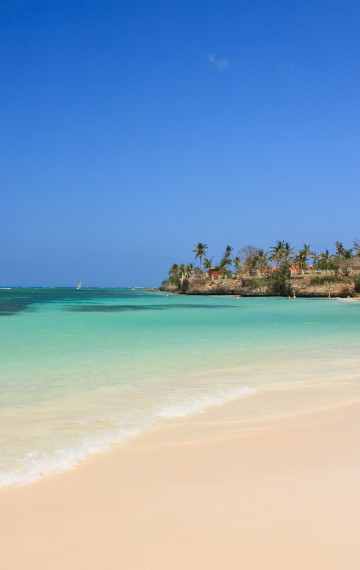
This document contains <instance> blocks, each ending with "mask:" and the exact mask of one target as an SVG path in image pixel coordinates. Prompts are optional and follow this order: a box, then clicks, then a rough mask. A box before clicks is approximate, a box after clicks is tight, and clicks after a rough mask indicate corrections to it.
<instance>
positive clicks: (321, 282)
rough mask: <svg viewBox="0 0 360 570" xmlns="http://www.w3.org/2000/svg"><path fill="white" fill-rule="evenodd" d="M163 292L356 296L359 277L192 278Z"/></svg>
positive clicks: (251, 295) (164, 289)
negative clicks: (281, 279) (278, 279)
mask: <svg viewBox="0 0 360 570" xmlns="http://www.w3.org/2000/svg"><path fill="white" fill-rule="evenodd" d="M160 290H162V291H171V292H173V293H180V294H185V295H240V296H242V297H265V296H275V295H283V296H291V297H292V296H294V295H296V296H297V297H328V296H329V295H330V296H331V297H354V296H356V295H357V294H358V293H357V291H356V283H355V280H354V279H353V278H351V277H344V276H338V277H336V278H335V277H334V276H331V277H329V278H327V277H326V276H321V277H320V276H318V277H312V276H302V277H298V278H292V279H288V280H286V281H285V283H283V284H281V285H280V284H278V283H271V282H269V281H268V280H267V279H251V278H245V279H215V280H211V279H209V278H207V277H191V278H189V279H183V280H182V283H181V285H180V287H175V286H173V285H169V286H166V285H163V286H162V287H160Z"/></svg>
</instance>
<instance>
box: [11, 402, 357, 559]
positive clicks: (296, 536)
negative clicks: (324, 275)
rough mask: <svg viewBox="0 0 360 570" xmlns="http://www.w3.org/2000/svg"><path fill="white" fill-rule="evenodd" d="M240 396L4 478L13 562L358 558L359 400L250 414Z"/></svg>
mask: <svg viewBox="0 0 360 570" xmlns="http://www.w3.org/2000/svg"><path fill="white" fill-rule="evenodd" d="M290 396H291V394H286V393H284V394H283V397H284V398H285V400H286V397H290ZM285 403H286V402H285ZM242 404H243V400H240V401H232V402H229V403H226V404H222V405H221V406H215V407H212V408H209V409H207V410H206V411H205V412H203V413H201V414H197V415H192V416H187V417H185V418H178V419H176V420H171V421H164V422H163V425H162V427H161V428H154V429H153V428H151V429H149V430H148V431H147V432H144V433H142V434H141V435H139V436H137V437H136V438H134V439H132V440H129V441H128V442H127V443H126V444H123V445H122V446H118V447H115V448H113V449H112V450H110V451H109V452H107V453H106V454H104V455H97V456H93V457H91V458H89V459H88V460H87V461H86V462H84V463H81V464H79V465H78V466H77V467H76V468H75V469H74V470H71V471H67V472H64V473H62V474H59V475H53V476H51V477H49V478H47V479H43V480H40V481H38V482H35V483H32V484H31V485H28V486H25V487H16V488H6V489H3V490H2V491H1V492H0V508H1V513H2V516H1V517H0V531H1V534H2V538H3V543H4V547H3V548H2V554H1V557H2V559H3V560H4V563H3V566H4V567H6V568H7V570H15V569H16V570H17V569H18V568H29V569H32V568H34V570H35V568H36V570H45V569H46V570H47V569H48V568H51V569H52V570H60V568H61V569H63V568H76V570H82V569H84V570H85V568H86V569H95V568H96V569H98V568H104V569H106V570H108V569H109V570H110V569H111V570H112V569H115V568H119V567H124V568H134V569H136V570H142V569H144V570H145V569H146V570H152V569H154V570H155V568H156V569H157V570H165V569H166V570H168V568H174V569H179V570H180V568H181V569H183V568H185V567H187V568H191V569H192V568H196V569H199V570H212V569H213V570H219V569H220V568H221V569H224V570H228V569H229V570H230V569H235V568H239V567H241V566H243V567H246V568H247V569H249V570H250V569H254V570H255V569H256V570H265V569H269V570H270V569H272V568H276V569H277V570H280V569H281V570H285V568H286V569H288V568H290V567H292V568H299V569H300V568H301V569H305V568H306V570H312V569H314V570H315V569H316V570H320V569H324V570H325V569H326V570H333V569H334V570H335V569H336V570H337V569H338V570H340V569H341V570H342V569H343V568H347V570H350V569H351V570H352V569H354V570H355V568H358V566H359V564H360V548H359V547H358V544H357V529H358V527H359V524H360V514H359V513H360V508H359V507H360V492H359V490H358V479H359V476H360V459H359V458H358V455H357V449H358V446H359V443H360V422H359V419H360V402H359V401H358V400H356V401H354V402H353V403H344V404H342V405H334V406H332V407H328V408H324V409H319V410H316V411H310V412H306V413H297V414H291V413H290V414H288V415H286V416H283V417H281V418H276V417H273V418H264V419H261V418H260V419H259V420H258V421H257V422H255V423H251V421H250V423H249V424H248V425H247V424H246V423H245V424H244V423H243V422H242V421H241V416H239V409H241V405H242ZM239 406H240V408H239Z"/></svg>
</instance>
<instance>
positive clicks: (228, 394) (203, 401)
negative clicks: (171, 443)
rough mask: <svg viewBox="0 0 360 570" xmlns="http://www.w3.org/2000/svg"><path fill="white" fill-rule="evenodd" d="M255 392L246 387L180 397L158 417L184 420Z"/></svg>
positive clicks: (167, 403) (169, 404) (168, 403)
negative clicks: (183, 418) (186, 417)
mask: <svg viewBox="0 0 360 570" xmlns="http://www.w3.org/2000/svg"><path fill="white" fill-rule="evenodd" d="M255 392H256V390H255V388H250V387H249V386H244V387H242V388H230V389H229V390H217V391H216V392H212V393H211V394H210V393H209V394H201V395H200V396H194V397H191V398H186V399H185V398H181V397H179V396H178V397H176V398H174V399H173V400H172V401H168V402H166V403H165V404H163V405H162V406H161V407H160V408H158V410H157V413H156V417H158V418H182V417H185V416H190V415H192V414H198V413H201V412H203V411H204V410H205V409H206V408H209V407H210V406H219V405H221V404H225V403H226V402H230V401H231V400H236V399H238V398H243V397H245V396H249V395H250V394H254V393H255Z"/></svg>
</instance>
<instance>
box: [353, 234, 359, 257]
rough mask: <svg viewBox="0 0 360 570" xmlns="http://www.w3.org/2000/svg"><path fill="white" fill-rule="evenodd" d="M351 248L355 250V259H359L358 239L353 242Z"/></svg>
mask: <svg viewBox="0 0 360 570" xmlns="http://www.w3.org/2000/svg"><path fill="white" fill-rule="evenodd" d="M353 246H354V248H355V255H357V257H360V240H359V239H358V238H356V240H354V241H353Z"/></svg>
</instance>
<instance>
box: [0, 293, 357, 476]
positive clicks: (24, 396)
mask: <svg viewBox="0 0 360 570" xmlns="http://www.w3.org/2000/svg"><path fill="white" fill-rule="evenodd" d="M0 337H1V343H0V347H1V353H0V358H1V362H0V389H1V390H0V418H1V430H0V487H4V486H7V485H16V484H26V483H31V482H33V481H36V480H37V479H39V478H41V477H45V476H48V475H51V474H52V473H57V472H61V471H64V470H66V469H70V468H72V467H74V466H75V465H76V464H77V463H78V462H79V461H81V460H85V459H86V458H87V457H89V456H90V455H92V454H96V453H101V452H104V451H106V450H108V449H109V448H110V447H111V446H112V445H114V444H120V443H122V442H125V441H126V440H128V439H129V438H132V437H135V436H136V435H137V434H139V433H141V432H142V431H144V430H146V429H149V428H151V427H152V426H156V425H157V424H159V423H160V422H163V423H164V421H165V422H166V421H171V420H172V418H181V417H185V416H187V415H189V414H196V413H201V412H202V411H204V410H206V409H207V408H209V407H210V406H215V405H221V404H224V403H225V402H228V401H230V400H233V399H239V400H240V399H241V402H242V403H243V410H244V411H243V413H244V417H245V416H246V415H247V417H248V415H249V412H248V410H247V406H248V405H249V402H253V401H254V399H255V398H257V397H258V395H260V394H264V393H265V392H266V393H267V394H268V397H267V399H266V401H267V405H266V409H262V410H261V414H262V415H268V416H274V417H275V416H277V415H281V414H287V413H289V410H288V409H281V404H280V403H279V400H278V398H277V394H278V393H279V389H281V387H286V389H289V387H290V388H291V387H293V388H294V392H293V393H294V396H293V402H292V406H291V413H296V412H300V411H304V410H311V409H316V408H318V407H321V406H330V405H337V404H341V403H342V402H348V401H355V400H358V399H359V398H360V303H359V302H346V301H342V300H336V299H330V300H329V299H296V300H293V299H290V300H289V299H285V298H280V297H279V298H240V299H237V298H236V297H235V296H234V297H233V296H224V297H220V296H211V297H208V296H204V297H200V296H199V297H197V296H196V297H195V296H178V295H167V294H165V293H162V292H150V291H146V290H141V289H135V290H130V289H81V290H75V289H60V288H58V289H57V288H55V289H2V290H0ZM297 386H309V387H315V388H316V387H319V386H321V387H322V390H321V394H322V396H321V398H320V399H319V397H315V396H314V397H313V398H308V399H307V400H306V401H304V399H303V398H299V397H298V394H299V392H298V391H297V390H296V387H297ZM313 394H317V392H316V391H314V392H313ZM240 410H241V408H240ZM240 413H241V411H240ZM257 413H260V412H259V411H258V412H257Z"/></svg>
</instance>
